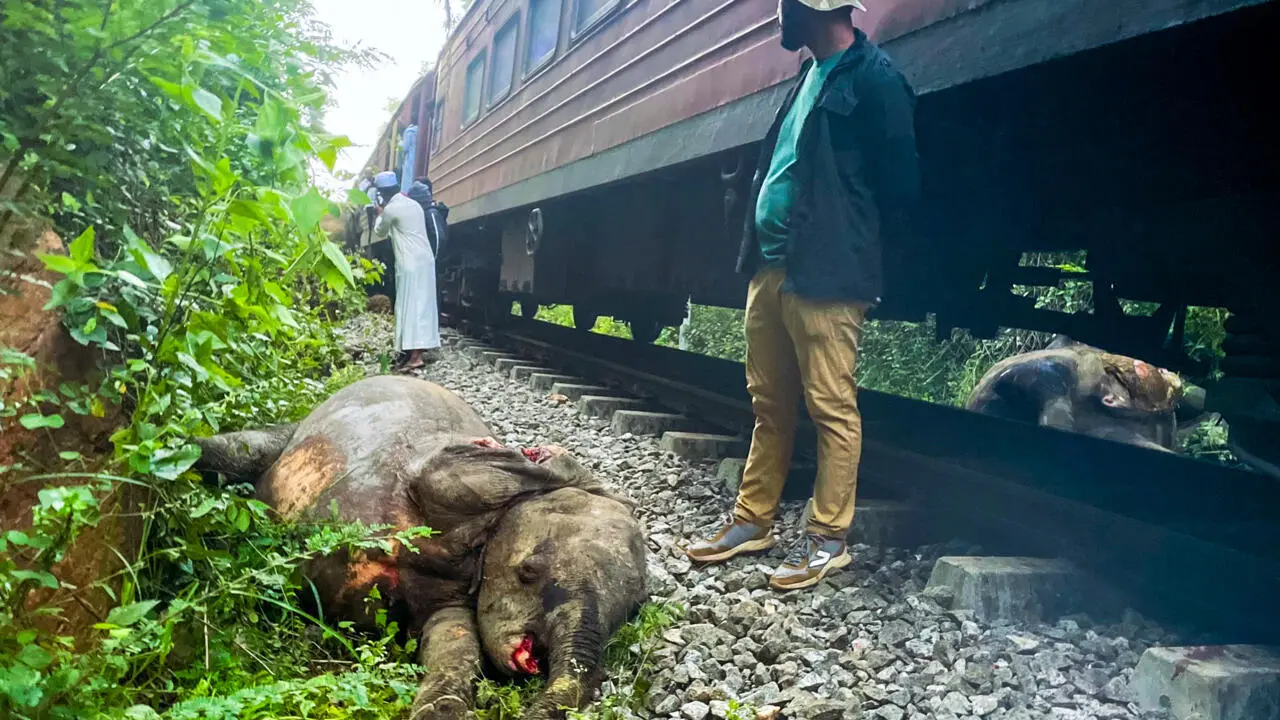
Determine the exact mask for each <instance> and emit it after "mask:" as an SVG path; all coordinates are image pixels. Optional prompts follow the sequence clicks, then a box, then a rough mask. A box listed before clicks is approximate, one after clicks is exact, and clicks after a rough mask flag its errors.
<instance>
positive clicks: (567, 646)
mask: <svg viewBox="0 0 1280 720" xmlns="http://www.w3.org/2000/svg"><path fill="white" fill-rule="evenodd" d="M575 594H576V595H577V596H578V599H575V600H571V601H568V602H565V603H564V604H562V605H560V606H558V607H556V608H555V609H554V610H553V611H552V612H551V613H549V614H548V616H547V620H548V638H547V640H548V642H549V644H550V647H549V648H548V661H549V663H550V668H549V675H548V677H547V689H546V691H545V692H544V693H543V695H542V697H540V698H539V699H538V702H537V703H536V705H535V706H534V707H533V708H531V712H530V715H529V716H528V717H531V718H533V719H534V720H544V719H546V718H558V717H562V716H563V708H571V709H575V710H576V709H579V708H582V707H584V706H585V705H586V704H587V703H588V702H589V701H590V700H591V695H592V693H594V692H595V689H596V687H597V686H598V684H599V682H600V679H601V670H602V667H601V666H602V664H603V662H604V646H605V642H606V640H607V638H605V637H604V633H605V628H604V627H603V625H602V623H601V621H600V605H599V599H598V598H597V596H596V592H595V591H594V590H591V589H584V590H581V591H579V592H578V593H575Z"/></svg>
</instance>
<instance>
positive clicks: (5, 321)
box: [0, 229, 142, 641]
mask: <svg viewBox="0 0 1280 720" xmlns="http://www.w3.org/2000/svg"><path fill="white" fill-rule="evenodd" d="M9 240H10V241H11V243H10V244H11V245H12V247H13V248H14V249H15V250H18V251H19V252H20V254H14V253H12V252H9V253H4V254H3V255H0V348H9V349H13V350H17V351H19V352H22V353H24V354H26V355H28V356H30V357H31V358H33V359H34V360H35V365H36V366H35V368H34V369H33V370H31V371H28V372H26V373H24V374H22V375H21V376H20V377H17V378H14V379H12V380H0V401H2V402H3V404H4V406H5V407H14V406H16V405H19V404H20V403H23V402H24V401H25V400H26V398H28V397H30V396H31V395H32V394H33V393H36V392H39V391H40V390H46V389H47V390H51V391H54V392H56V391H57V390H58V387H59V385H60V384H61V383H63V382H67V383H72V384H75V385H78V384H80V383H88V384H89V385H90V387H95V386H96V383H97V377H96V376H95V375H96V373H97V372H98V357H96V354H95V353H94V352H93V351H92V350H91V349H90V348H86V347H84V346H81V345H79V344H78V343H76V341H75V340H73V339H72V338H71V336H70V335H69V334H68V333H67V331H66V330H65V329H64V328H63V326H62V323H61V322H60V316H59V314H58V313H57V312H54V311H47V310H44V309H43V308H44V305H45V304H46V303H47V302H48V301H49V297H50V293H51V288H52V285H53V284H54V283H56V282H57V281H58V277H57V276H56V275H54V274H53V273H50V272H48V271H46V270H45V269H44V266H43V264H42V263H41V262H40V261H39V260H38V259H36V258H35V257H33V254H32V253H33V252H40V253H61V252H65V251H64V249H63V244H62V240H61V239H60V238H59V237H58V236H57V235H56V234H55V233H53V232H52V231H49V230H42V231H41V230H29V229H28V230H20V231H18V232H17V233H15V237H11V238H9ZM23 250H25V251H27V252H21V251H23ZM42 411H43V412H45V413H54V412H61V414H62V416H63V418H64V419H65V420H66V425H65V426H64V427H62V428H60V429H58V430H53V431H51V430H47V429H37V430H28V429H26V428H24V427H22V425H21V424H20V423H19V422H18V418H19V417H20V416H21V415H22V414H24V412H30V410H22V409H21V408H20V409H19V412H18V414H17V415H16V416H14V417H0V466H13V465H19V464H20V465H22V466H23V469H22V470H18V471H13V470H11V471H9V472H5V473H3V474H0V528H5V529H11V528H17V529H25V528H28V527H30V525H31V511H32V508H33V507H34V506H35V504H36V503H37V502H38V493H39V491H40V490H41V489H42V488H44V487H48V486H51V485H70V484H81V483H84V482H85V478H83V477H79V478H58V479H53V480H42V479H34V480H33V479H32V478H33V477H37V478H38V477H39V476H40V475H44V474H51V473H60V472H61V473H70V472H77V473H83V472H92V471H95V470H98V469H100V468H101V467H102V466H103V465H104V464H105V461H106V460H108V459H109V458H110V456H111V451H112V448H111V442H110V436H111V433H112V432H114V430H115V429H116V428H117V427H119V426H120V425H121V424H122V423H123V418H122V417H121V414H120V412H119V411H118V410H116V409H115V408H111V407H108V409H107V412H106V414H105V417H101V418H95V417H91V416H83V415H76V414H75V413H72V412H69V411H67V410H66V409H65V408H57V407H54V406H52V405H46V406H45V407H44V408H42ZM68 450H74V451H76V452H79V453H81V454H82V456H83V458H84V459H83V461H82V462H83V464H81V463H80V462H79V461H77V462H75V463H67V462H65V461H63V460H61V459H60V458H59V456H58V453H59V452H61V451H68ZM126 487H127V486H126ZM99 501H100V502H101V503H102V509H103V518H102V520H101V521H100V523H99V524H98V526H97V527H95V528H90V529H89V530H88V531H86V532H85V533H84V534H83V535H81V537H80V538H79V539H78V540H77V541H76V543H75V544H74V545H73V546H72V548H71V549H70V551H69V552H68V553H67V555H66V558H65V559H64V560H63V561H62V562H61V563H60V564H59V565H58V566H57V567H56V568H55V569H54V572H55V574H56V575H57V576H58V577H59V578H60V579H61V580H62V582H63V583H64V584H67V585H70V586H73V587H75V588H78V590H59V591H56V592H54V593H52V594H53V597H52V600H53V602H55V603H56V604H57V605H58V606H60V607H62V608H63V610H62V614H61V616H60V617H59V618H57V619H51V620H50V621H51V622H55V623H57V625H58V631H59V632H61V633H63V634H68V635H72V636H75V637H76V638H77V639H78V640H81V641H83V640H85V639H86V638H88V637H89V636H90V635H91V634H92V633H91V631H90V626H91V625H92V624H93V623H95V622H98V621H100V620H101V619H102V618H104V617H106V614H107V611H108V610H109V609H110V608H111V607H112V603H111V601H110V598H109V597H108V596H107V594H106V593H105V592H103V591H102V590H101V589H95V588H93V587H92V586H93V584H94V583H95V582H96V581H97V580H98V579H99V578H103V577H107V576H109V575H112V574H113V573H115V572H117V571H118V570H120V569H121V567H122V563H121V560H120V558H119V556H118V555H117V554H116V551H119V553H120V554H121V555H123V556H125V557H132V556H134V554H135V553H136V550H137V547H138V543H139V538H140V531H141V522H140V521H139V520H138V519H137V518H136V517H131V518H128V519H124V518H122V517H121V515H122V514H129V515H132V514H135V513H136V510H137V507H138V505H139V503H140V502H141V501H142V497H141V496H140V493H139V492H138V491H137V490H136V489H130V490H128V491H116V492H113V493H111V494H110V495H109V496H108V497H102V498H99ZM126 508H127V509H129V512H128V513H124V512H123V511H124V510H125V509H126ZM30 600H31V603H30V604H36V603H42V602H46V601H48V600H50V592H49V591H45V592H43V593H41V594H36V595H33V596H32V597H31V599H30Z"/></svg>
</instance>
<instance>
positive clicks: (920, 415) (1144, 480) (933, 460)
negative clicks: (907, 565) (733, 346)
mask: <svg viewBox="0 0 1280 720" xmlns="http://www.w3.org/2000/svg"><path fill="white" fill-rule="evenodd" d="M460 325H461V327H462V328H463V330H464V332H467V333H468V334H471V335H472V336H487V338H488V340H489V341H490V342H491V343H492V344H494V345H495V346H501V347H507V348H510V349H513V350H518V351H520V352H522V353H523V354H526V355H530V356H533V357H537V358H539V359H541V360H543V361H545V362H547V363H548V364H550V365H553V366H555V367H558V368H562V369H564V370H566V371H569V372H572V373H575V374H579V375H582V376H583V377H586V378H590V379H591V380H592V381H595V382H602V381H603V382H605V383H606V384H612V385H615V386H617V387H618V388H619V389H622V390H626V391H629V392H632V393H634V394H636V395H638V396H640V397H642V398H646V399H649V400H651V401H652V402H654V403H655V404H658V405H662V406H667V407H671V408H673V409H676V410H679V411H680V412H683V413H685V414H686V415H688V416H689V417H690V418H691V419H693V420H695V421H702V422H705V423H707V424H708V425H711V426H715V427H719V428H724V429H726V430H728V431H730V432H735V433H739V434H743V435H744V436H746V434H747V433H749V430H750V427H751V425H752V422H753V419H752V416H751V410H750V400H749V396H748V395H747V393H746V388H745V375H744V372H743V367H742V365H741V364H740V363H736V362H730V361H726V360H720V359H718V358H711V357H707V356H702V355H697V354H694V353H688V352H682V351H679V350H673V349H670V348H663V347H658V346H650V345H640V344H637V343H635V342H632V341H628V340H622V339H618V338H611V337H607V336H603V335H598V334H593V333H583V332H580V331H576V330H573V329H570V328H564V327H559V326H555V325H550V324H548V323H542V322H538V321H533V320H525V319H522V318H517V317H514V316H513V317H511V318H510V320H505V319H504V320H503V321H502V323H501V324H500V325H499V326H496V327H495V326H486V325H483V324H480V323H471V322H469V321H466V320H462V321H461V322H460ZM797 401H799V399H798V398H797ZM859 404H860V406H861V408H862V410H863V415H864V443H863V461H862V467H861V470H860V477H859V484H860V489H859V497H862V498H865V497H867V495H868V492H866V491H870V494H872V495H875V496H882V495H897V496H899V497H904V498H905V499H907V500H908V501H909V502H911V503H912V504H913V505H915V506H917V507H919V508H920V509H921V510H922V511H924V513H925V516H926V517H929V518H931V519H930V522H931V523H938V524H939V525H940V526H945V528H946V530H947V531H948V532H949V533H952V535H953V536H960V537H964V538H965V539H967V540H970V541H973V542H978V543H981V544H982V545H984V546H985V547H987V548H988V550H994V551H995V552H996V554H1021V555H1035V556H1047V557H1064V558H1067V559H1069V560H1071V561H1073V562H1074V563H1076V564H1077V566H1079V567H1081V568H1082V569H1083V570H1085V571H1087V572H1088V573H1090V574H1092V575H1094V576H1095V577H1097V578H1098V579H1100V580H1101V581H1103V584H1104V585H1109V586H1111V587H1113V588H1114V589H1116V590H1118V591H1120V592H1121V593H1123V594H1124V595H1125V596H1127V597H1128V598H1129V599H1130V601H1132V602H1133V603H1134V604H1135V606H1137V607H1139V608H1141V609H1142V610H1143V612H1145V613H1147V614H1148V615H1150V616H1151V617H1154V618H1156V619H1160V620H1162V621H1165V622H1169V623H1172V624H1176V625H1183V626H1186V625H1191V626H1194V627H1196V628H1199V629H1201V630H1204V631H1206V632H1209V633H1211V634H1212V635H1213V636H1214V637H1215V638H1219V639H1222V640H1223V641H1233V642H1268V643H1275V642H1280V622H1277V619H1280V612H1278V608H1280V604H1278V603H1276V601H1275V599H1276V598H1277V597H1280V533H1277V532H1276V530H1277V529H1280V528H1277V524H1276V522H1275V519H1274V517H1275V513H1276V510H1277V509H1278V508H1280V485H1277V484H1276V483H1274V482H1273V481H1272V480H1271V479H1270V478H1266V477H1265V476H1262V475H1260V474H1257V473H1251V472H1247V471H1243V470H1237V469H1233V468H1226V467H1221V466H1218V465H1215V464H1211V463H1208V462H1202V461H1197V460H1192V459H1188V458H1183V457H1178V456H1173V455H1170V454H1168V453H1159V452H1154V451H1150V450H1146V449H1143V448H1137V447H1133V446H1129V445H1124V444H1121V443H1117V442H1112V441H1106V440H1099V439H1096V438H1091V437H1085V436H1081V435H1076V434H1073V433H1067V432H1061V431H1057V430H1052V429H1047V428H1040V427H1036V426H1032V425H1027V424H1023V423H1016V422H1010V421H1006V420H1001V419H998V418H992V417H988V416H984V415H978V414H976V413H971V412H967V411H964V410H960V409H957V408H951V407H944V406H938V405H932V404H929V403H924V402H919V401H914V400H909V399H906V398H901V397H898V396H894V395H888V394H885V393H877V392H874V391H869V390H865V389H863V390H860V391H859ZM813 438H814V430H813V427H812V424H811V423H810V422H809V421H808V418H807V417H806V416H804V415H803V414H802V423H801V430H800V433H799V436H798V437H797V442H796V451H797V454H799V455H801V456H808V457H810V458H811V457H813V454H814V453H813V447H814V443H813ZM863 488H865V489H866V490H864V489H863ZM803 490H804V491H805V492H806V493H807V490H808V488H804V489H803Z"/></svg>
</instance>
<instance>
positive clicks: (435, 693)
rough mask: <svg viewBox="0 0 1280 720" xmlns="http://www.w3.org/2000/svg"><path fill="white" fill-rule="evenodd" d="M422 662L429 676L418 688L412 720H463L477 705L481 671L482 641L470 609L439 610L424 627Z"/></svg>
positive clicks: (452, 608) (410, 716)
mask: <svg viewBox="0 0 1280 720" xmlns="http://www.w3.org/2000/svg"><path fill="white" fill-rule="evenodd" d="M419 662H420V663H421V664H422V665H423V666H424V667H426V669H427V675H426V677H425V678H423V680H422V683H421V684H420V685H418V695H417V697H416V698H414V701H413V711H412V712H411V713H410V714H409V718H410V720H455V719H458V718H463V717H465V716H466V714H467V713H468V712H469V711H470V710H471V706H472V703H473V702H474V699H473V698H474V692H473V689H472V684H473V683H474V681H475V679H476V677H477V676H478V675H479V671H480V639H479V635H478V633H477V631H476V617H475V613H474V612H472V610H471V609H470V608H465V607H448V608H444V609H442V610H438V611H436V612H435V613H434V614H433V615H432V616H431V618H430V619H429V620H427V622H426V624H425V625H424V626H423V628H422V651H421V652H420V653H419Z"/></svg>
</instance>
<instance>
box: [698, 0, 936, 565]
mask: <svg viewBox="0 0 1280 720" xmlns="http://www.w3.org/2000/svg"><path fill="white" fill-rule="evenodd" d="M854 8H857V9H859V10H865V8H863V7H862V4H861V3H860V2H858V0H779V5H778V21H779V23H780V25H781V28H782V46H783V47H784V48H786V49H787V50H792V51H795V50H799V49H800V48H801V47H805V48H808V49H809V51H810V52H812V53H813V56H814V59H812V60H809V61H807V62H806V63H805V64H804V66H803V67H802V68H801V70H800V75H799V82H798V84H797V85H796V86H795V87H794V88H793V89H792V90H791V92H790V94H789V95H788V96H787V98H786V100H785V101H784V102H783V105H782V108H781V109H780V110H779V112H778V114H777V116H776V117H775V119H774V123H773V127H772V128H770V130H769V134H768V135H767V136H766V137H765V140H764V143H763V147H762V151H761V156H760V161H759V165H758V167H757V170H756V174H755V178H754V180H753V183H752V194H751V195H750V197H751V198H752V199H753V200H754V212H752V213H750V215H749V217H748V220H747V223H746V228H745V235H744V237H743V242H742V249H741V252H740V254H739V258H738V270H739V271H740V272H744V273H748V274H752V275H753V277H752V279H751V283H750V286H749V289H748V291H747V311H746V334H747V363H746V371H747V389H748V390H749V391H750V392H751V403H752V408H753V410H754V411H755V416H756V422H755V429H754V432H753V434H752V436H751V451H750V453H749V454H748V456H747V465H746V469H745V471H744V473H743V477H742V487H741V489H740V490H739V492H738V499H737V504H736V507H735V508H734V511H733V514H732V515H731V516H730V517H729V519H728V520H727V521H726V522H725V524H724V525H723V526H722V527H721V528H720V529H719V530H718V531H717V532H716V533H715V534H714V535H713V536H712V537H711V538H709V539H705V540H701V541H698V542H694V543H692V544H690V545H689V547H688V549H687V552H688V555H689V557H690V558H691V559H693V560H695V561H698V562H721V561H724V560H728V559H729V558H731V557H734V556H735V555H738V554H739V553H744V552H753V551H761V550H767V549H769V548H771V547H772V546H773V544H774V538H773V535H772V529H773V519H774V513H775V511H776V508H777V505H778V500H779V498H780V496H781V494H782V487H783V484H784V483H785V481H786V475H787V468H788V467H789V465H790V463H791V454H792V446H793V440H794V436H795V430H796V421H797V417H798V414H799V400H800V398H801V397H802V396H803V398H804V402H805V405H806V407H807V408H808V411H809V416H810V417H811V418H812V419H813V422H814V425H815V426H816V428H817V432H818V476H817V480H816V482H815V486H814V495H813V501H812V503H811V508H812V513H811V515H812V517H811V519H810V521H809V523H808V527H807V528H805V534H804V537H803V538H801V540H800V542H799V543H798V544H797V545H796V547H795V548H794V549H793V550H792V551H791V552H790V553H789V554H788V555H787V558H786V560H785V561H783V563H782V565H781V567H779V568H778V569H777V570H776V571H775V572H774V575H773V580H772V582H771V584H772V586H773V587H774V588H775V589H779V590H790V589H796V588H803V587H809V586H811V585H815V584H817V583H818V582H819V581H820V580H822V578H823V577H825V576H826V574H827V573H828V572H830V571H832V570H836V569H839V568H842V567H844V566H846V565H848V564H849V563H850V562H851V558H850V557H849V554H848V551H847V549H846V544H845V535H846V533H847V532H848V528H849V525H850V524H851V523H852V522H853V506H854V495H855V490H856V488H857V473H858V463H859V461H860V459H861V453H862V419H861V416H860V414H859V411H858V404H857V385H856V382H855V380H854V368H855V366H856V360H857V351H858V338H859V336H860V334H861V331H862V323H863V320H864V318H865V317H866V314H867V312H868V311H869V310H870V309H871V308H872V307H874V306H875V305H876V304H878V303H879V302H880V297H881V292H882V285H883V282H882V274H883V270H882V263H881V252H882V250H881V249H882V247H885V246H887V247H893V243H896V242H900V241H901V238H902V237H903V235H902V234H903V233H904V232H905V230H906V224H907V220H908V217H909V215H910V213H911V210H912V206H913V205H914V203H915V201H916V199H917V197H918V195H919V185H920V180H919V167H918V161H917V156H916V145H915V119H914V114H915V95H914V93H913V91H912V89H911V87H910V85H909V84H908V83H907V81H906V79H905V78H903V76H902V75H901V73H899V72H898V71H897V70H896V69H895V68H894V67H893V65H892V64H891V62H890V60H889V58H888V56H887V55H885V53H884V52H883V51H881V50H880V49H879V48H878V47H876V45H875V44H873V43H872V42H871V41H870V40H868V38H867V36H866V34H865V33H863V32H862V31H861V30H859V29H857V28H855V27H854V25H853V9H854Z"/></svg>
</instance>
